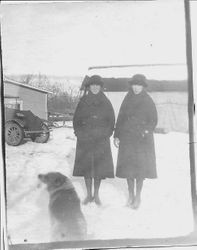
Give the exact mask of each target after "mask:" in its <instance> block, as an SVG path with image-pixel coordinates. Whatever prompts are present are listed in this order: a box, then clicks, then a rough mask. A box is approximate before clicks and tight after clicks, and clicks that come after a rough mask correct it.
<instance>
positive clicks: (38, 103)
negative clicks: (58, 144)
mask: <svg viewBox="0 0 197 250" xmlns="http://www.w3.org/2000/svg"><path fill="white" fill-rule="evenodd" d="M49 93H51V92H49V91H46V90H42V89H40V88H36V87H32V86H30V85H27V84H23V83H20V82H17V81H14V80H10V79H7V78H5V79H4V105H5V107H11V108H17V109H20V110H31V111H32V112H33V113H34V114H35V115H37V116H39V117H40V118H42V119H47V118H48V110H47V96H48V94H49Z"/></svg>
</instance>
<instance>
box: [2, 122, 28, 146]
mask: <svg viewBox="0 0 197 250" xmlns="http://www.w3.org/2000/svg"><path fill="white" fill-rule="evenodd" d="M23 138H24V132H23V129H22V127H21V126H20V125H18V124H17V123H15V122H8V123H6V124H5V141H6V142H7V144H8V145H11V146H18V145H19V144H20V143H21V142H22V140H23Z"/></svg>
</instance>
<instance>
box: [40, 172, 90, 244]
mask: <svg viewBox="0 0 197 250" xmlns="http://www.w3.org/2000/svg"><path fill="white" fill-rule="evenodd" d="M38 178H39V180H40V181H42V182H43V183H45V184H46V185H47V190H48V192H49V213H50V217H51V225H52V239H53V240H55V241H59V240H84V239H86V234H87V225H86V221H85V218H84V215H83V213H82V211H81V207H80V200H79V197H78V195H77V193H76V191H75V188H74V186H73V184H72V182H71V180H70V179H69V178H68V177H66V176H64V175H63V174H61V173H59V172H49V173H48V174H39V175H38Z"/></svg>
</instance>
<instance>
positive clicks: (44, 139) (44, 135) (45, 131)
mask: <svg viewBox="0 0 197 250" xmlns="http://www.w3.org/2000/svg"><path fill="white" fill-rule="evenodd" d="M42 129H43V133H42V134H40V135H39V136H36V137H34V136H33V135H32V136H31V139H32V141H34V142H37V143H46V142H47V141H48V139H49V136H50V133H49V129H48V127H47V125H45V124H43V125H42Z"/></svg>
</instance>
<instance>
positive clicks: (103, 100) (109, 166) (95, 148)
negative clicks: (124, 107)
mask: <svg viewBox="0 0 197 250" xmlns="http://www.w3.org/2000/svg"><path fill="white" fill-rule="evenodd" d="M114 124H115V116H114V110H113V107H112V104H111V102H110V101H109V99H108V98H107V97H106V96H105V94H104V93H103V92H102V91H101V92H99V93H98V94H97V95H94V94H92V93H91V92H89V93H88V94H87V95H84V96H83V97H82V98H81V100H80V101H79V103H78V106H77V108H76V111H75V114H74V118H73V128H74V132H75V135H76V136H77V146H76V155H75V164H74V171H73V175H74V176H84V177H86V178H90V177H92V178H96V177H97V178H101V179H102V178H106V177H108V178H113V177H114V166H113V159H112V153H111V146H110V139H109V138H110V136H111V135H112V134H113V131H114Z"/></svg>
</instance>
